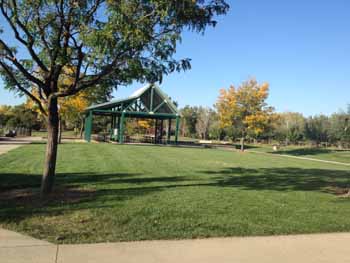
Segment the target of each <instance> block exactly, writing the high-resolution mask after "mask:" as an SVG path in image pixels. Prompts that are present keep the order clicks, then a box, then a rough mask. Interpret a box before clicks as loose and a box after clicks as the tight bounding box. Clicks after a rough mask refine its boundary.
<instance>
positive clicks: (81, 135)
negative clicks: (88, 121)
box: [79, 119, 84, 139]
mask: <svg viewBox="0 0 350 263" xmlns="http://www.w3.org/2000/svg"><path fill="white" fill-rule="evenodd" d="M83 132H84V119H81V124H80V131H79V137H80V139H83Z"/></svg>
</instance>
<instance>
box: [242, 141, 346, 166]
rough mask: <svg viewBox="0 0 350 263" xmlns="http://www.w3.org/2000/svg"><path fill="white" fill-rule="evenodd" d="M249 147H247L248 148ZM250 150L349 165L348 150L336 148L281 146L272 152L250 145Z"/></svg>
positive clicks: (268, 146)
mask: <svg viewBox="0 0 350 263" xmlns="http://www.w3.org/2000/svg"><path fill="white" fill-rule="evenodd" d="M248 147H249V146H248ZM251 150H253V151H261V152H266V153H273V154H287V155H293V156H300V157H307V158H314V159H319V160H326V161H335V162H342V163H349V164H350V150H339V149H336V148H317V147H313V148H311V147H304V146H283V147H281V148H280V149H279V150H278V151H273V149H272V146H271V145H252V148H251Z"/></svg>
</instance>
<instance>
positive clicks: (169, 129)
mask: <svg viewBox="0 0 350 263" xmlns="http://www.w3.org/2000/svg"><path fill="white" fill-rule="evenodd" d="M166 135H167V143H170V136H171V119H168V131H167V134H166Z"/></svg>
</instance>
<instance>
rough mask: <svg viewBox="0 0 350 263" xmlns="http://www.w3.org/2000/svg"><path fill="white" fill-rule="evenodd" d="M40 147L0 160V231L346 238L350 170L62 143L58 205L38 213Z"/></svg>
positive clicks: (95, 236) (67, 238)
mask: <svg viewBox="0 0 350 263" xmlns="http://www.w3.org/2000/svg"><path fill="white" fill-rule="evenodd" d="M44 148H45V145H43V144H35V145H34V144H33V145H28V146H25V147H22V148H18V149H15V150H13V151H11V152H9V153H7V154H5V155H2V156H0V226H2V227H4V228H8V229H13V230H16V231H20V232H24V233H27V234H29V235H32V236H34V237H37V238H41V239H47V240H49V241H52V242H56V243H90V242H103V241H121V240H123V241H129V240H144V239H183V238H198V237H214V236H252V235H277V234H296V233H318V232H336V231H350V220H349V214H350V198H346V197H341V196H339V195H337V194H339V193H342V192H344V191H345V189H346V188H347V187H349V185H350V171H349V167H346V166H341V165H332V164H323V163H316V162H311V161H304V160H297V159H290V158H285V157H281V156H277V155H275V156H274V155H262V154H255V153H248V152H246V153H240V152H232V151H224V150H216V149H193V148H175V147H157V146H131V145H111V144H63V145H61V146H60V147H59V157H58V166H57V172H58V175H57V184H56V186H57V191H56V194H55V195H56V201H50V202H48V203H46V204H42V203H40V202H39V201H38V200H37V199H36V197H35V196H34V197H33V196H31V191H29V190H28V189H34V192H37V191H38V187H39V185H40V176H41V172H42V163H43V156H44ZM62 189H65V193H66V194H63V193H62ZM1 193H2V194H1Z"/></svg>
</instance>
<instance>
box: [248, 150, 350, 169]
mask: <svg viewBox="0 0 350 263" xmlns="http://www.w3.org/2000/svg"><path fill="white" fill-rule="evenodd" d="M247 152H251V153H260V154H267V155H273V156H282V157H287V158H293V159H299V160H306V161H313V162H320V163H330V164H337V165H345V166H350V163H342V162H336V161H327V160H321V159H315V158H310V157H302V156H295V155H289V154H278V153H267V152H259V151H254V150H247Z"/></svg>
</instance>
